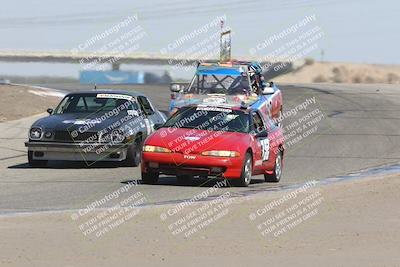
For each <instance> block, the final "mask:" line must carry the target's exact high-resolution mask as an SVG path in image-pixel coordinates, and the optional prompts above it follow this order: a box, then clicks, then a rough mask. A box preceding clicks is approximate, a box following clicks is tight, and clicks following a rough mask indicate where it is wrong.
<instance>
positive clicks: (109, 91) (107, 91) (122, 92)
mask: <svg viewBox="0 0 400 267" xmlns="http://www.w3.org/2000/svg"><path fill="white" fill-rule="evenodd" d="M80 94H82V95H83V94H118V95H128V96H133V97H137V96H145V95H144V94H142V93H140V92H136V91H127V90H113V89H96V90H94V89H93V90H82V91H74V92H71V93H68V94H67V96H69V95H80ZM145 97H146V96H145Z"/></svg>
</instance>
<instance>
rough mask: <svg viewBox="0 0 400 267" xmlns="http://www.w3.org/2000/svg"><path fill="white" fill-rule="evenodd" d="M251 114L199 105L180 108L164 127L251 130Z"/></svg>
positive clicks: (233, 130)
mask: <svg viewBox="0 0 400 267" xmlns="http://www.w3.org/2000/svg"><path fill="white" fill-rule="evenodd" d="M249 125H250V124H249V115H248V114H246V113H245V112H244V111H241V110H233V109H230V108H221V107H209V106H204V107H201V106H197V107H183V108H181V109H179V110H178V111H177V112H176V113H175V114H174V115H173V116H172V117H171V118H169V119H168V120H167V122H166V123H165V124H164V125H163V127H172V128H190V129H199V130H212V131H228V132H242V133H247V132H249Z"/></svg>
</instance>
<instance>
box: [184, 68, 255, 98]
mask: <svg viewBox="0 0 400 267" xmlns="http://www.w3.org/2000/svg"><path fill="white" fill-rule="evenodd" d="M249 90H250V85H249V80H248V78H247V75H246V74H245V73H243V74H241V75H221V74H196V76H195V77H194V78H193V80H192V82H191V84H190V86H189V87H188V89H187V90H186V91H185V93H189V94H201V95H203V94H227V95H237V94H248V92H249Z"/></svg>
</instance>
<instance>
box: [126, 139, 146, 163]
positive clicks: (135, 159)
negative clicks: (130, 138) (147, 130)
mask: <svg viewBox="0 0 400 267" xmlns="http://www.w3.org/2000/svg"><path fill="white" fill-rule="evenodd" d="M126 153H127V154H126V159H125V165H126V166H130V167H137V166H139V164H140V162H141V160H142V141H141V140H140V139H136V140H135V142H134V143H133V144H131V145H129V146H128V149H127V152H126Z"/></svg>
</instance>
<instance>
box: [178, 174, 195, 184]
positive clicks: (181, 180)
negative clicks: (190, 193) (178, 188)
mask: <svg viewBox="0 0 400 267" xmlns="http://www.w3.org/2000/svg"><path fill="white" fill-rule="evenodd" d="M176 179H177V181H178V184H180V185H190V184H191V183H192V181H193V175H190V174H186V175H177V176H176Z"/></svg>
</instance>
